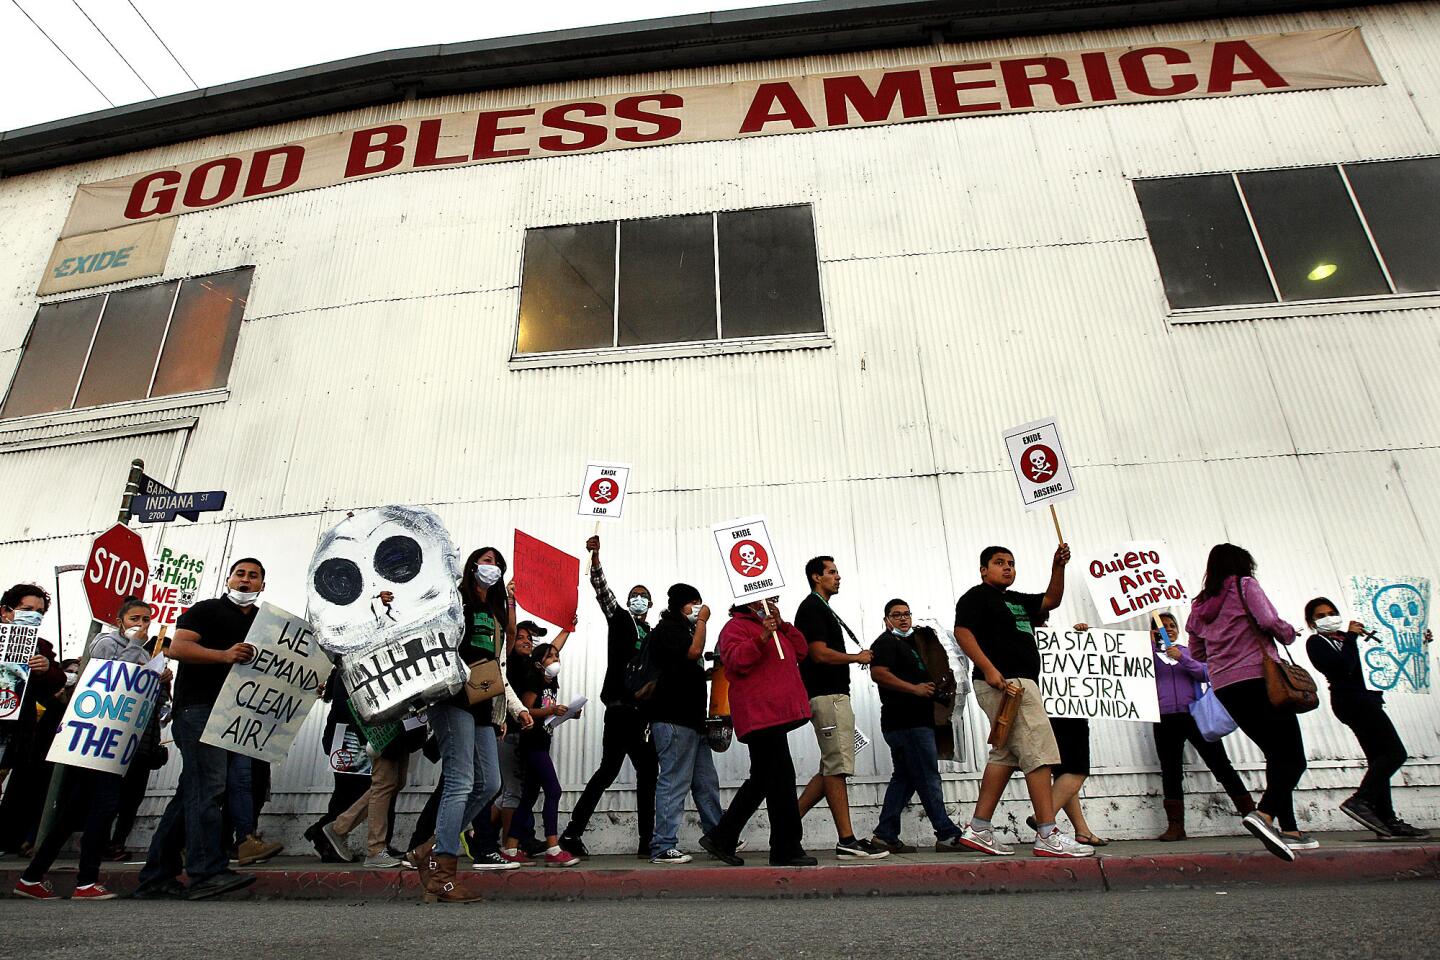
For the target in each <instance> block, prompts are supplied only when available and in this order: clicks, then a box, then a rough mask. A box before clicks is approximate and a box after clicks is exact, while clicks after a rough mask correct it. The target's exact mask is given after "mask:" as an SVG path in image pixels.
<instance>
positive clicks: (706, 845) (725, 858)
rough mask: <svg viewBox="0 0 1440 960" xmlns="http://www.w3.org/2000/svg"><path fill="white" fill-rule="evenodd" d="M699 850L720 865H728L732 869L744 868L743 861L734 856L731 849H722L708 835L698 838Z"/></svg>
mask: <svg viewBox="0 0 1440 960" xmlns="http://www.w3.org/2000/svg"><path fill="white" fill-rule="evenodd" d="M700 849H701V850H704V851H705V852H706V853H708V854H710V856H712V857H714V858H715V859H716V860H719V861H720V862H721V863H725V864H728V865H729V866H732V867H743V866H745V861H744V860H742V859H741V858H740V857H738V856H736V855H735V851H734V850H733V849H731V848H728V847H722V846H721V845H720V844H719V842H718V841H716V840H713V839H711V837H710V835H709V834H708V833H707V834H706V835H705V836H703V837H701V838H700Z"/></svg>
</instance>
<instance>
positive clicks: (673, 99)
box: [615, 93, 685, 143]
mask: <svg viewBox="0 0 1440 960" xmlns="http://www.w3.org/2000/svg"><path fill="white" fill-rule="evenodd" d="M651 102H653V103H656V104H658V105H659V107H660V109H661V110H679V109H681V108H682V107H684V106H685V98H684V97H682V96H680V94H678V93H657V94H653V95H649V96H644V97H625V98H624V99H621V100H617V101H616V102H615V118H616V119H617V120H635V121H637V122H639V123H649V124H653V125H654V126H655V130H654V132H652V133H641V132H640V131H639V129H637V128H635V127H617V128H616V129H615V139H616V140H624V141H625V142H626V143H650V142H652V141H655V140H669V139H670V138H671V137H674V136H678V135H679V133H680V129H681V120H680V118H679V117H672V116H670V115H669V114H664V113H652V112H650V111H648V110H642V109H641V105H642V104H646V103H651Z"/></svg>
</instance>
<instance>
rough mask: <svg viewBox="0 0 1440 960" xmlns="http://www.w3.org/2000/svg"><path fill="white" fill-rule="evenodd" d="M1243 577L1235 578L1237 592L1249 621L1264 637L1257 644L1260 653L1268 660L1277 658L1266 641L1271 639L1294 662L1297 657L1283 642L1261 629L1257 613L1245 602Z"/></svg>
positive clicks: (1287, 658) (1286, 657)
mask: <svg viewBox="0 0 1440 960" xmlns="http://www.w3.org/2000/svg"><path fill="white" fill-rule="evenodd" d="M1242 579H1244V578H1242V577H1236V578H1235V592H1236V593H1237V594H1239V595H1240V606H1241V607H1243V608H1244V609H1245V616H1246V618H1247V619H1249V621H1250V626H1252V627H1254V628H1255V632H1256V633H1258V634H1260V636H1261V638H1262V639H1260V640H1258V641H1256V645H1257V646H1259V647H1260V653H1261V654H1262V655H1263V656H1264V657H1265V658H1266V659H1267V660H1274V659H1275V656H1274V655H1273V654H1272V653H1271V652H1270V648H1269V647H1268V646H1267V645H1266V644H1265V641H1266V640H1269V641H1270V642H1271V643H1272V644H1274V645H1275V646H1277V647H1279V648H1280V652H1281V653H1283V654H1285V659H1286V660H1289V661H1290V662H1291V663H1294V662H1295V658H1294V657H1292V656H1290V652H1289V651H1288V650H1286V649H1285V645H1284V644H1283V643H1275V639H1274V638H1273V637H1271V636H1270V634H1268V633H1266V632H1265V631H1264V630H1263V629H1261V627H1260V623H1259V622H1258V621H1257V620H1256V619H1255V614H1253V613H1251V612H1250V604H1248V603H1246V602H1245V591H1244V590H1243V589H1241V586H1240V581H1241V580H1242Z"/></svg>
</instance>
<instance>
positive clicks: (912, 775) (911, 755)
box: [875, 727, 961, 843]
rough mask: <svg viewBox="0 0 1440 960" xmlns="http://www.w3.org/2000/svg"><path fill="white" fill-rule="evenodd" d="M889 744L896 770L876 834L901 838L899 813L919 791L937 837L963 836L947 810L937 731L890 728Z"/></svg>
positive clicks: (883, 837) (894, 839)
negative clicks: (937, 744)
mask: <svg viewBox="0 0 1440 960" xmlns="http://www.w3.org/2000/svg"><path fill="white" fill-rule="evenodd" d="M884 736H885V742H886V743H888V744H889V745H890V759H891V761H892V762H893V763H894V765H895V772H894V773H892V774H891V775H890V785H889V786H887V787H886V788H885V802H884V803H883V804H882V805H881V807H880V823H879V824H878V825H877V826H876V827H875V836H877V837H879V838H880V839H881V840H888V841H890V842H891V843H894V842H896V841H898V840H899V839H900V815H901V814H902V813H904V812H905V808H906V807H908V806H909V805H910V798H911V797H913V796H914V795H915V794H916V793H919V794H920V803H921V805H922V806H923V807H924V808H925V815H926V816H928V817H929V818H930V825H931V826H932V827H934V828H935V839H937V840H949V839H950V838H951V837H958V836H960V832H961V831H960V828H959V827H957V826H956V825H955V821H954V820H951V819H950V815H949V814H948V813H946V812H945V795H944V793H942V792H941V790H940V754H939V752H938V751H937V750H936V749H935V731H934V729H933V728H931V727H911V728H910V729H907V730H889V731H886V733H885V734H884Z"/></svg>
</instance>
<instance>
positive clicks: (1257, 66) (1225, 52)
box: [1206, 40, 1290, 93]
mask: <svg viewBox="0 0 1440 960" xmlns="http://www.w3.org/2000/svg"><path fill="white" fill-rule="evenodd" d="M1237 63H1243V64H1244V65H1245V66H1247V67H1249V68H1250V72H1249V73H1236V72H1235V65H1236V64H1237ZM1245 80H1259V81H1260V82H1261V83H1263V84H1265V86H1266V87H1288V86H1290V84H1288V83H1286V82H1285V78H1284V77H1282V76H1280V74H1279V73H1277V72H1276V71H1275V68H1274V67H1272V66H1270V64H1268V63H1266V62H1265V58H1264V57H1262V56H1260V54H1258V53H1256V52H1255V48H1254V47H1252V46H1250V44H1248V43H1246V42H1245V41H1244V40H1221V41H1220V42H1219V43H1217V44H1215V53H1214V54H1213V55H1212V56H1211V58H1210V83H1209V85H1208V86H1207V87H1206V91H1207V92H1209V93H1229V92H1230V91H1231V90H1233V89H1234V88H1235V84H1237V83H1240V82H1242V81H1245Z"/></svg>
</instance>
